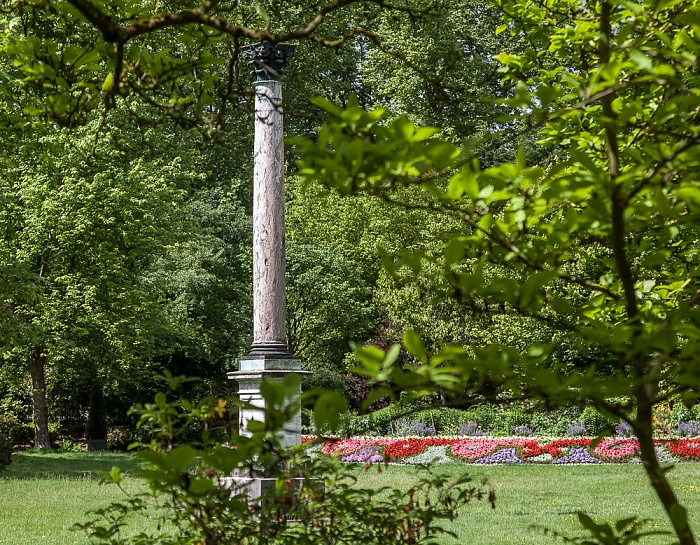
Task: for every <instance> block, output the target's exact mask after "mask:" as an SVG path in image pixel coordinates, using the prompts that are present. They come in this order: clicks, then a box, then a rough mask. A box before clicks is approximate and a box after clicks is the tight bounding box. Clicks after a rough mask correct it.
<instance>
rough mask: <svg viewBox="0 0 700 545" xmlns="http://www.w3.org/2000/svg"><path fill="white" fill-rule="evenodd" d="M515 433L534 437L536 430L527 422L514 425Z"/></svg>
mask: <svg viewBox="0 0 700 545" xmlns="http://www.w3.org/2000/svg"><path fill="white" fill-rule="evenodd" d="M513 435H516V436H524V437H532V436H533V435H535V430H533V429H532V428H531V427H530V426H528V425H527V424H520V425H519V426H515V427H513Z"/></svg>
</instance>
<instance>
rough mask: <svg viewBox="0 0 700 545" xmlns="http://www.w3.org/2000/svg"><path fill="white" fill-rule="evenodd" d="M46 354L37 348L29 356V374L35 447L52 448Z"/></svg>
mask: <svg viewBox="0 0 700 545" xmlns="http://www.w3.org/2000/svg"><path fill="white" fill-rule="evenodd" d="M45 362H46V356H44V354H42V353H41V349H40V348H38V347H37V348H35V349H34V352H32V354H31V356H29V374H30V375H31V377H32V419H33V421H34V447H35V448H39V449H47V448H51V441H50V439H49V406H48V403H47V402H46V376H45V373H44V363H45Z"/></svg>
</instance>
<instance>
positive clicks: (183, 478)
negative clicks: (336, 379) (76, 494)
mask: <svg viewBox="0 0 700 545" xmlns="http://www.w3.org/2000/svg"><path fill="white" fill-rule="evenodd" d="M268 386H270V388H268V394H270V395H269V397H267V398H266V406H267V407H268V409H266V417H265V420H264V426H263V427H261V428H259V430H257V431H255V432H254V433H252V435H251V436H250V437H241V436H237V435H232V436H231V437H230V440H231V442H233V443H234V444H235V445H236V447H237V448H235V449H231V448H223V447H222V446H221V445H220V444H219V443H218V442H216V441H211V440H210V438H209V437H207V435H206V434H203V435H202V436H201V437H200V439H199V441H198V442H197V443H196V448H194V447H193V446H192V445H189V444H182V440H181V436H180V434H181V433H187V432H188V430H187V427H188V426H189V424H190V423H192V422H194V420H195V419H196V418H200V424H201V423H202V422H203V421H202V420H201V415H206V414H207V413H208V412H210V406H209V405H210V404H213V403H214V400H212V399H211V398H208V399H205V400H203V401H201V402H199V403H190V402H188V401H180V402H179V403H177V404H176V403H169V402H167V398H166V397H165V395H164V394H158V395H159V396H162V397H161V401H163V402H162V403H159V404H157V405H155V404H154V405H151V404H149V405H146V406H144V407H136V408H135V409H134V412H140V413H141V418H140V420H139V422H140V423H142V426H153V427H152V428H151V430H150V431H151V435H153V436H154V437H156V438H160V440H162V441H165V440H167V444H179V446H176V447H174V448H173V449H172V450H170V449H168V448H160V447H163V445H164V443H162V442H161V444H160V445H159V444H157V443H154V444H153V445H152V447H153V448H152V449H148V450H144V451H141V452H137V453H136V454H135V457H136V458H138V459H140V460H141V461H144V462H148V464H149V471H145V472H143V473H142V474H141V478H142V479H144V480H145V481H146V483H145V484H147V485H148V486H143V487H140V489H141V490H142V492H137V493H136V494H134V495H129V496H128V497H125V499H124V500H123V501H121V502H113V503H111V504H110V506H108V507H106V508H104V509H99V510H97V511H94V512H93V513H92V515H93V518H92V520H90V521H88V522H86V523H84V524H79V525H76V528H77V529H82V530H84V531H85V532H86V534H87V535H88V536H89V538H90V541H91V542H92V543H95V544H97V543H100V544H107V543H108V544H110V545H135V544H137V543H138V544H139V545H156V544H160V543H166V542H167V543H211V544H214V543H219V544H223V543H244V542H245V543H249V544H251V545H255V544H264V543H275V544H277V545H285V544H287V545H295V544H298V543H300V542H303V543H305V544H307V545H314V544H317V545H322V544H327V543H334V544H337V545H342V544H346V545H352V544H355V543H368V544H382V545H390V544H396V543H418V542H426V541H427V542H435V541H436V540H437V539H438V538H440V537H442V534H444V533H446V532H445V531H444V530H443V529H442V526H443V524H444V522H445V521H452V520H454V519H455V517H457V515H458V514H459V512H460V511H461V510H462V508H463V506H464V505H465V504H466V503H468V502H469V501H471V500H472V499H481V498H482V497H483V498H486V497H488V498H489V500H490V501H491V502H492V504H493V501H494V500H495V497H494V496H493V495H492V494H484V490H483V489H481V488H480V487H478V486H475V485H471V484H469V483H468V482H467V479H465V478H462V479H460V480H457V481H456V482H454V483H451V482H448V480H447V479H446V478H445V477H443V476H438V475H434V474H428V475H427V476H426V477H424V478H419V482H418V484H417V485H415V486H413V487H411V489H410V490H398V489H396V490H389V489H386V490H385V492H384V493H383V494H381V495H377V493H376V490H375V489H373V488H368V489H362V488H359V487H357V486H355V481H356V476H355V473H356V469H355V468H353V467H351V466H349V465H347V464H345V465H344V464H340V463H339V462H338V460H333V459H328V458H325V457H314V458H309V457H308V455H307V453H306V451H305V449H304V447H293V448H291V449H282V448H280V446H279V444H278V443H277V440H276V439H277V437H278V432H279V428H278V427H274V426H273V424H271V423H272V422H275V423H279V424H280V425H284V423H286V421H287V420H288V418H289V417H290V416H292V414H293V413H294V412H295V411H296V407H297V405H296V404H294V405H292V408H290V407H288V406H286V404H285V408H282V409H278V410H273V409H271V408H269V407H270V406H272V405H273V404H272V403H271V401H270V400H271V399H284V398H285V397H286V395H288V393H289V390H286V391H283V390H282V389H283V388H284V386H282V385H274V384H268ZM296 387H297V388H298V384H297V386H296ZM191 407H196V409H197V410H195V411H192V410H190V409H191ZM161 424H165V425H163V426H162V427H161V428H160V429H159V426H160V425H161ZM268 424H269V427H268ZM201 428H202V426H201V425H200V426H198V427H197V429H201ZM173 431H175V434H174V435H173ZM232 472H234V474H238V475H250V473H251V472H253V473H254V474H256V475H264V476H265V478H266V479H269V482H270V484H271V486H266V487H264V488H263V489H262V490H261V495H260V496H258V495H257V494H256V495H255V496H254V498H246V497H245V495H246V490H245V489H241V488H231V487H235V486H236V482H235V481H232V480H231V477H230V476H231V474H232ZM122 478H123V475H122V474H121V473H120V472H119V470H118V469H116V468H115V469H113V470H112V471H111V472H110V473H109V475H107V476H106V480H107V481H111V482H112V483H114V484H116V485H119V484H120V482H121V481H122ZM227 485H229V486H231V487H229V486H227ZM253 499H254V501H251V500H253ZM370 505H371V509H368V506H370ZM144 510H147V511H146V512H149V513H151V512H153V513H154V514H155V516H154V521H153V522H154V523H153V525H152V526H151V527H150V528H147V529H146V530H145V531H143V532H141V533H139V535H138V536H133V535H130V532H126V533H125V534H126V535H122V532H121V529H122V528H123V527H125V526H128V523H129V522H130V520H131V519H132V518H140V517H142V516H143V513H144ZM156 522H157V524H156Z"/></svg>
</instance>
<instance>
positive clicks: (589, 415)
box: [579, 407, 617, 435]
mask: <svg viewBox="0 0 700 545" xmlns="http://www.w3.org/2000/svg"><path fill="white" fill-rule="evenodd" d="M579 422H580V423H581V424H583V425H584V426H586V432H587V433H588V434H590V435H598V434H599V433H600V432H602V431H603V430H605V429H612V428H614V427H615V426H616V425H617V422H615V421H613V420H610V419H609V418H606V417H605V416H603V415H602V414H600V413H599V412H598V411H597V410H596V409H595V408H594V407H586V408H585V409H584V410H583V412H582V413H581V417H580V418H579Z"/></svg>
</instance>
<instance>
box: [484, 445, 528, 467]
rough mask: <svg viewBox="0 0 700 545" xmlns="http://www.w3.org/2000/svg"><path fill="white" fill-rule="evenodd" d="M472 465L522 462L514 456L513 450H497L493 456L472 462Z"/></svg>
mask: <svg viewBox="0 0 700 545" xmlns="http://www.w3.org/2000/svg"><path fill="white" fill-rule="evenodd" d="M473 463H474V464H522V463H523V461H522V460H521V459H520V458H518V457H517V456H516V455H515V449H514V448H502V449H498V450H497V451H496V452H494V453H493V454H489V455H488V456H484V457H483V458H479V459H478V460H474V462H473Z"/></svg>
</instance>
